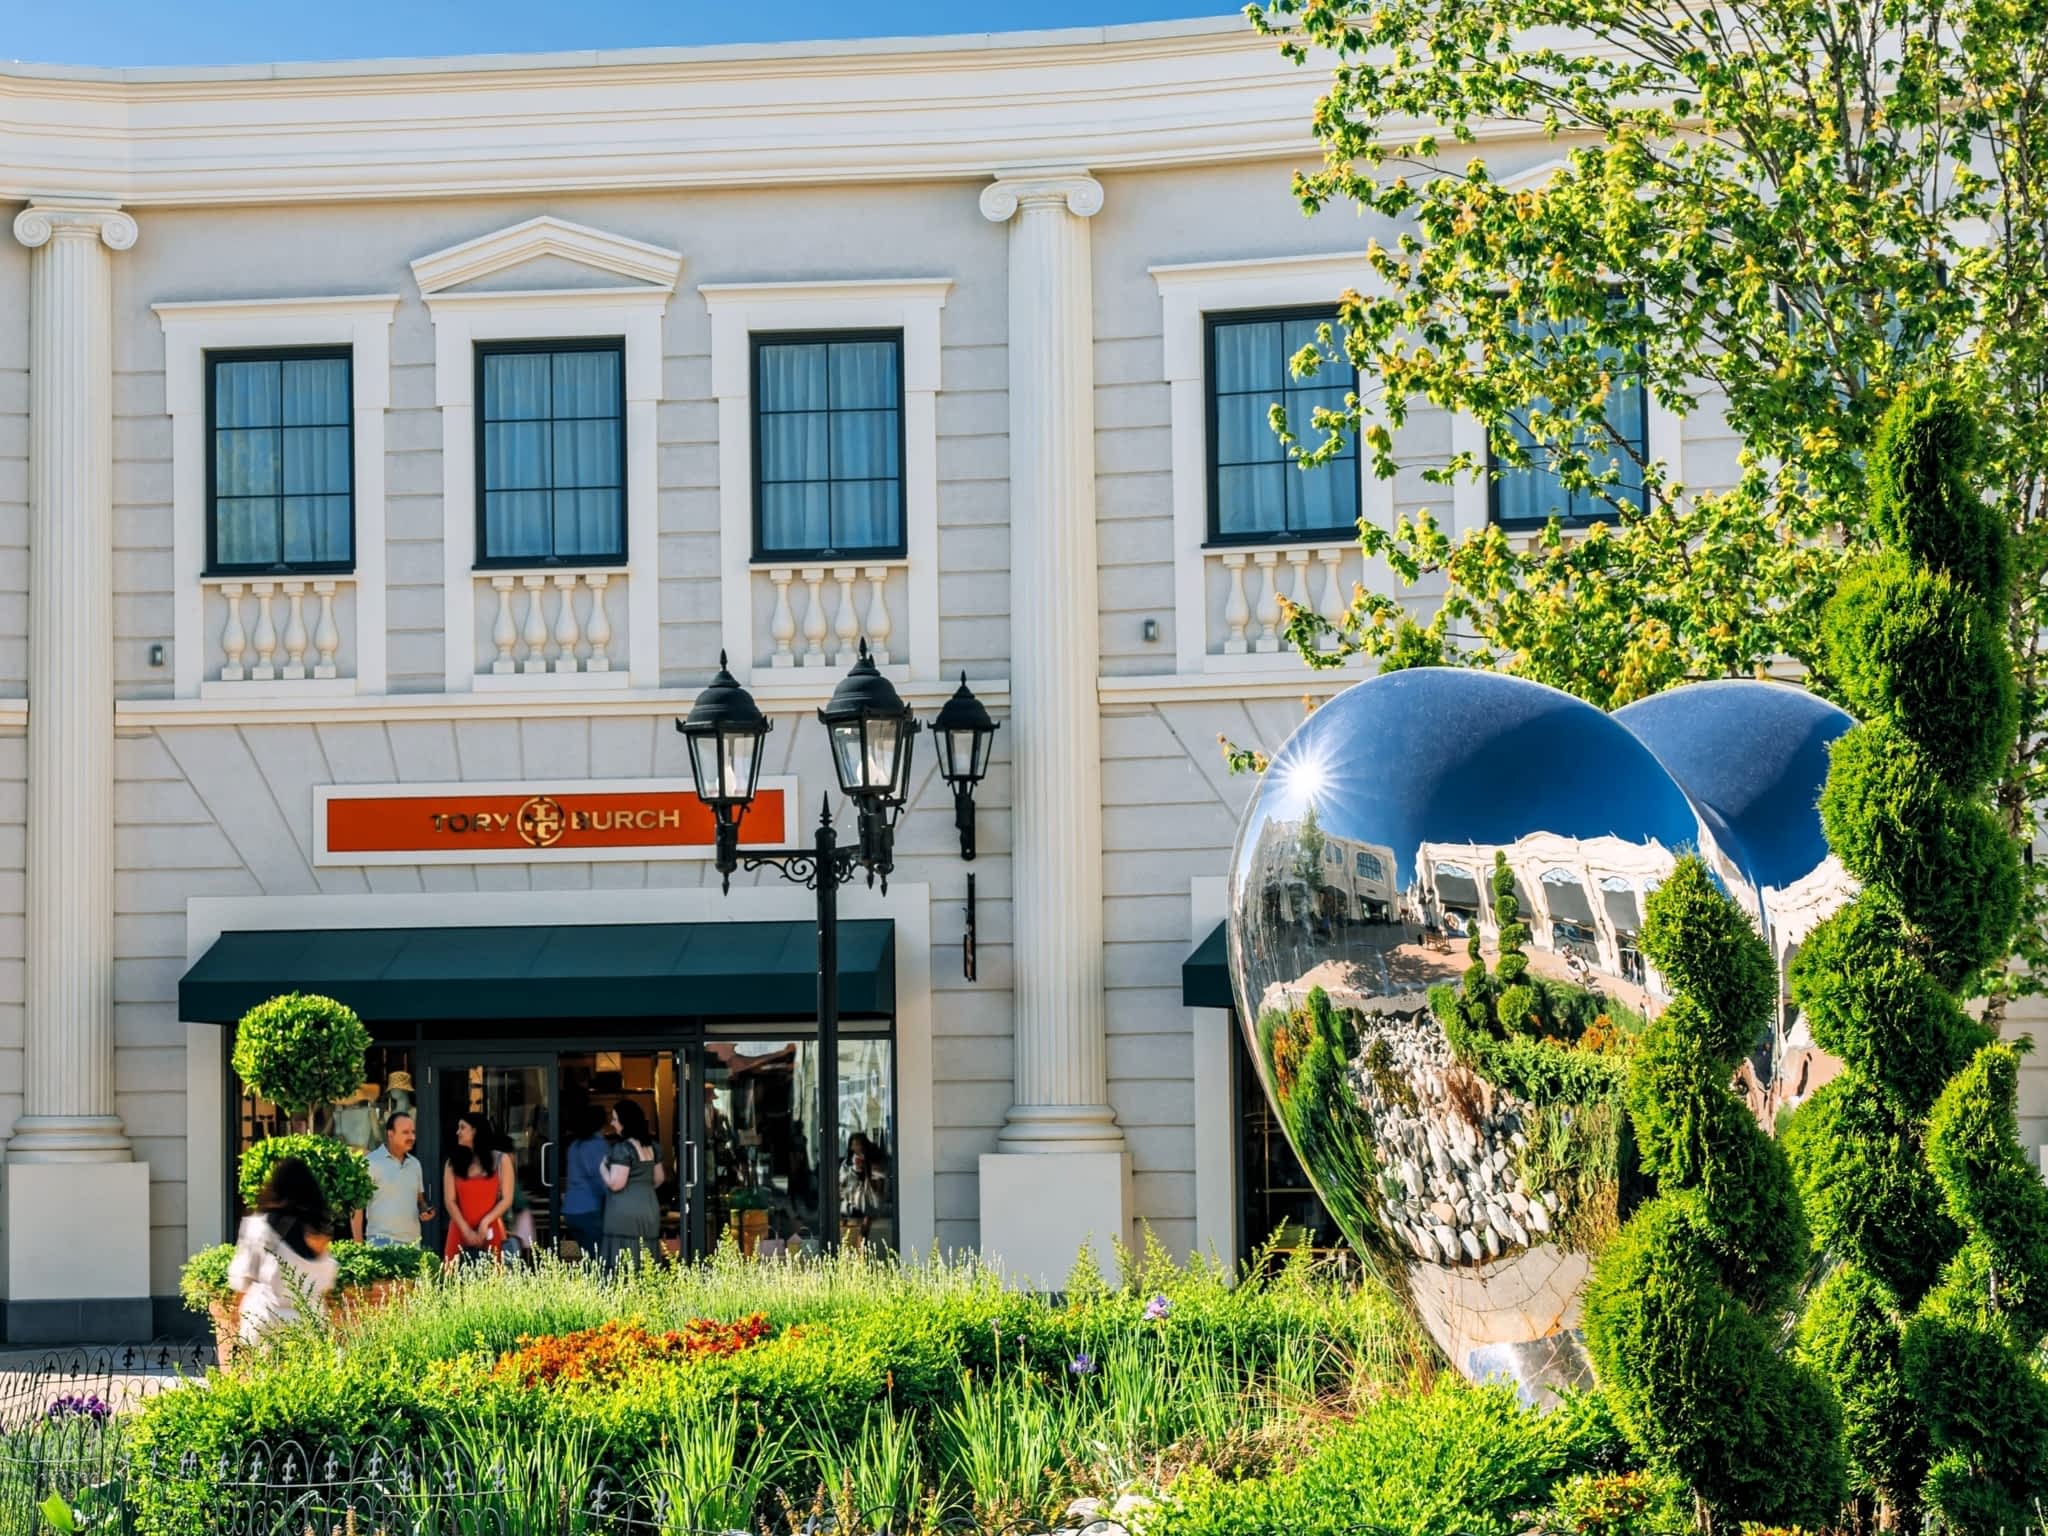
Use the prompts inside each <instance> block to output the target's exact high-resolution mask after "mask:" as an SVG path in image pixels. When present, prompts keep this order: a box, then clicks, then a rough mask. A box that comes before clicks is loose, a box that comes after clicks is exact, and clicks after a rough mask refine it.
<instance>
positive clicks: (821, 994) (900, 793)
mask: <svg viewBox="0 0 2048 1536" xmlns="http://www.w3.org/2000/svg"><path fill="white" fill-rule="evenodd" d="M963 697H964V698H965V699H966V700H967V701H968V702H969V704H971V705H972V707H973V708H974V709H975V710H979V711H980V713H981V719H982V720H983V721H988V712H987V711H986V710H983V709H982V708H981V705H980V703H979V701H978V700H975V698H974V695H973V694H971V693H969V692H968V691H967V680H966V678H965V677H962V678H961V681H960V692H959V693H958V694H956V695H955V696H954V699H953V701H952V702H950V703H949V704H948V705H947V709H949V710H950V709H952V708H953V707H954V705H956V704H958V703H959V701H960V699H961V698H963ZM818 718H819V719H820V720H821V721H823V722H824V725H825V731H826V736H827V739H828V740H829V742H830V744H831V755H832V771H833V774H834V776H835V777H836V778H837V779H838V781H839V788H840V790H841V791H842V792H843V793H844V794H845V795H846V797H847V798H848V799H850V800H851V801H853V804H854V810H855V813H856V815H857V817H858V820H859V827H860V839H859V844H858V846H857V847H854V848H847V849H842V848H840V847H839V835H838V833H837V831H836V830H835V829H834V827H833V825H832V802H831V799H830V797H826V798H825V799H824V801H823V803H822V804H821V806H820V808H819V812H818V825H817V828H816V830H815V831H814V833H813V834H812V841H811V846H810V847H808V848H760V849H755V848H749V849H747V850H745V851H744V852H742V851H741V849H740V845H739V834H740V822H741V820H742V818H744V817H745V815H746V813H747V807H748V806H749V805H751V804H752V803H753V800H754V794H755V790H756V788H757V787H758V785H759V783H760V779H761V750H760V748H761V742H762V739H763V738H764V737H765V736H766V735H767V734H768V732H769V730H770V729H771V728H772V722H770V721H769V719H768V718H767V716H765V715H763V714H762V713H761V709H760V706H759V705H757V704H756V703H755V702H754V698H753V695H752V694H750V693H748V692H747V690H746V689H745V688H744V687H742V686H741V685H740V683H739V682H738V681H737V680H736V679H735V678H734V677H733V675H732V672H731V670H730V668H729V667H728V665H727V662H726V658H725V656H724V654H723V653H721V654H720V656H719V658H718V673H717V675H716V676H715V677H713V678H712V680H711V686H710V687H708V688H706V689H705V690H704V691H703V692H702V693H701V694H699V695H698V696H697V702H696V704H695V705H694V706H693V707H692V708H691V710H690V713H689V715H688V716H687V717H685V718H684V719H681V720H678V721H677V722H676V729H677V730H678V731H680V732H682V734H683V738H684V740H685V741H686V742H687V743H688V744H689V749H690V773H691V776H692V778H693V779H694V780H695V782H696V788H697V798H698V799H699V800H702V801H703V802H704V803H705V804H706V805H708V806H709V807H710V808H711V813H712V816H713V818H714V821H715V824H716V827H717V834H716V857H717V867H718V874H719V880H720V882H721V884H722V886H723V887H724V889H726V890H731V889H732V877H733V875H734V873H735V872H736V871H738V870H741V869H746V870H749V871H752V870H757V869H763V868H769V869H773V870H774V871H775V872H776V873H777V874H779V875H781V876H782V878H783V879H785V880H788V881H791V882H793V883H795V884H798V885H802V886H804V887H806V888H807V889H809V890H811V891H814V892H815V893H816V894H817V903H818V915H817V921H818V1058H819V1060H818V1107H817V1114H818V1146H819V1151H820V1158H819V1162H820V1165H821V1166H820V1167H819V1168H818V1169H817V1174H818V1213H817V1214H818V1234H819V1242H820V1245H821V1246H824V1247H833V1246H836V1245H837V1242H838V1236H839V1216H838V1211H839V1180H838V1171H837V1170H838V1161H839V887H840V886H842V885H844V884H846V883H847V882H848V881H850V880H852V879H854V878H855V877H856V875H859V874H863V873H864V874H865V875H866V876H867V880H868V883H869V884H870V885H873V884H874V883H876V882H877V881H879V882H880V883H881V887H882V889H883V890H884V891H886V890H888V888H889V872H890V870H891V869H892V868H893V867H894V865H895V841H896V820H897V818H898V817H899V816H900V815H902V813H903V807H904V804H905V802H906V801H908V799H909V797H910V758H911V744H912V742H913V740H914V739H915V738H916V736H917V732H918V729H919V727H918V722H917V720H916V718H915V717H914V716H912V714H911V713H910V707H909V706H908V705H907V704H905V703H904V702H903V699H902V696H901V695H900V694H898V693H897V692H896V689H895V687H894V686H893V685H892V684H891V683H890V682H889V679H888V678H886V677H884V676H883V675H882V674H881V672H880V671H879V670H878V669H877V668H876V666H875V663H874V658H873V657H872V656H870V655H869V654H868V648H867V643H866V642H865V641H863V642H861V647H860V658H859V660H858V661H856V662H855V663H854V665H853V668H852V670H851V671H849V672H848V673H847V674H846V676H845V677H844V678H843V679H841V680H840V683H839V686H838V687H837V688H835V689H834V690H833V691H832V697H831V699H830V700H829V701H828V702H827V703H826V704H825V706H824V707H823V708H821V709H820V710H819V711H818ZM944 718H945V716H944V713H943V712H942V713H941V719H942V720H943V719H944ZM987 728H988V730H989V732H990V733H993V732H994V730H995V726H994V723H993V722H989V723H988V727H987ZM944 740H945V739H944V738H942V743H943V741H944ZM941 750H942V755H943V754H944V753H945V752H946V751H947V750H948V749H947V748H946V747H945V746H944V745H943V744H942V749H941ZM946 760H947V761H948V762H950V758H947V759H946ZM982 766H983V769H984V771H985V770H986V766H987V764H986V749H985V748H984V750H983V763H982ZM946 777H947V779H948V781H949V782H952V780H953V774H952V772H951V770H950V768H948V770H947V773H946ZM976 777H977V778H978V777H979V775H976ZM956 793H957V789H956ZM970 793H971V791H970ZM966 815H967V817H968V820H967V822H966V823H965V824H964V825H965V828H966V830H963V832H962V834H961V836H962V847H963V850H964V851H966V855H967V857H970V858H971V857H972V856H973V855H972V852H971V849H972V846H973V834H972V818H973V810H972V802H971V799H970V801H969V808H968V810H967V812H966Z"/></svg>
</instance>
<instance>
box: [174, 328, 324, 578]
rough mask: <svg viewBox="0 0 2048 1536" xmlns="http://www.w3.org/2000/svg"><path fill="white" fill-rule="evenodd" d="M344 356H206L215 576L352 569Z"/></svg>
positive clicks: (298, 351) (291, 352) (209, 532)
mask: <svg viewBox="0 0 2048 1536" xmlns="http://www.w3.org/2000/svg"><path fill="white" fill-rule="evenodd" d="M351 366H352V364H351V360H350V355H349V350H348V348H346V347H331V348H313V347H302V348H291V349H286V350H271V351H261V352H258V351H234V352H209V353H207V355H206V426H207V432H206V438H207V443H206V507H207V516H206V564H207V569H208V570H209V571H210V572H212V573H214V574H216V575H232V574H236V573H240V572H251V571H287V572H290V571H349V570H353V569H355V423H354V413H353V412H352V410H351V408H350V406H351V401H352V387H353V386H352V378H351V373H350V369H351Z"/></svg>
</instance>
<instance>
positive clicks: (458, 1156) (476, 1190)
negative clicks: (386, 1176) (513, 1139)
mask: <svg viewBox="0 0 2048 1536" xmlns="http://www.w3.org/2000/svg"><path fill="white" fill-rule="evenodd" d="M441 1198H442V1199H443V1200H445V1201H447V1202H448V1246H447V1249H446V1252H445V1254H444V1257H446V1259H447V1260H448V1262H449V1263H451V1264H452V1263H454V1262H455V1261H456V1260H457V1259H459V1258H463V1257H465V1256H467V1257H470V1258H477V1257H481V1256H482V1255H483V1254H485V1253H488V1254H490V1256H491V1257H492V1258H493V1259H499V1260H500V1261H501V1262H502V1255H503V1254H504V1251H505V1213H506V1212H507V1211H509V1210H511V1209H512V1159H511V1158H509V1157H507V1156H506V1155H505V1153H504V1151H503V1150H502V1149H501V1148H500V1147H499V1145H498V1135H497V1132H495V1131H494V1130H492V1129H491V1122H490V1118H489V1117H488V1116H486V1115H484V1114H483V1113H481V1112H480V1111H478V1110H474V1109H471V1110H465V1111H463V1113H462V1114H460V1115H458V1116H457V1117H456V1120H455V1147H454V1150H453V1151H451V1152H450V1153H449V1154H448V1160H447V1162H445V1163H444V1164H442V1167H441Z"/></svg>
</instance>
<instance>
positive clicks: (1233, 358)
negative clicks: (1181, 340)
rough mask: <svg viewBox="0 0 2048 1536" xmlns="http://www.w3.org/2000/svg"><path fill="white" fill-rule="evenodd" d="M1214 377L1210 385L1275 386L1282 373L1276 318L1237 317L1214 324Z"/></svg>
mask: <svg viewBox="0 0 2048 1536" xmlns="http://www.w3.org/2000/svg"><path fill="white" fill-rule="evenodd" d="M1215 342H1216V377H1215V378H1214V379H1212V380H1211V381H1210V387H1211V388H1212V389H1214V390H1216V392H1217V393H1219V394H1223V393H1228V392H1230V391H1233V390H1248V389H1257V390H1278V389H1279V388H1280V386H1281V383H1282V381H1283V377H1284V368H1283V363H1282V356H1283V354H1282V352H1281V348H1280V322H1279V321H1277V320H1237V321H1232V322H1230V323H1228V324H1224V325H1219V326H1217V327H1216V334H1215Z"/></svg>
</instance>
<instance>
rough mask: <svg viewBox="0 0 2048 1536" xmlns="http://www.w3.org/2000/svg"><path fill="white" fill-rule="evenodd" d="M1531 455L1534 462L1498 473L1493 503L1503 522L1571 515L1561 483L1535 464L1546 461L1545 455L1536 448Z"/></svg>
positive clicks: (1536, 521)
mask: <svg viewBox="0 0 2048 1536" xmlns="http://www.w3.org/2000/svg"><path fill="white" fill-rule="evenodd" d="M1534 456H1535V460H1536V464H1535V465H1532V466H1531V467H1530V468H1528V469H1510V470H1507V471H1505V472H1504V473H1503V474H1502V475H1501V478H1500V484H1499V486H1498V487H1497V505H1498V507H1499V509H1500V521H1502V522H1504V523H1540V522H1543V521H1545V520H1546V519H1548V518H1549V517H1551V516H1552V515H1553V514H1554V515H1556V516H1559V517H1565V516H1569V515H1571V511H1572V508H1571V505H1570V498H1568V497H1567V496H1566V495H1565V491H1564V486H1563V484H1562V483H1561V482H1560V481H1559V480H1558V478H1557V476H1556V475H1554V474H1552V473H1551V472H1550V471H1549V470H1548V469H1546V468H1540V467H1537V466H1540V465H1543V464H1546V463H1547V462H1548V457H1547V455H1546V454H1545V453H1544V451H1543V450H1542V449H1536V450H1534Z"/></svg>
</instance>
